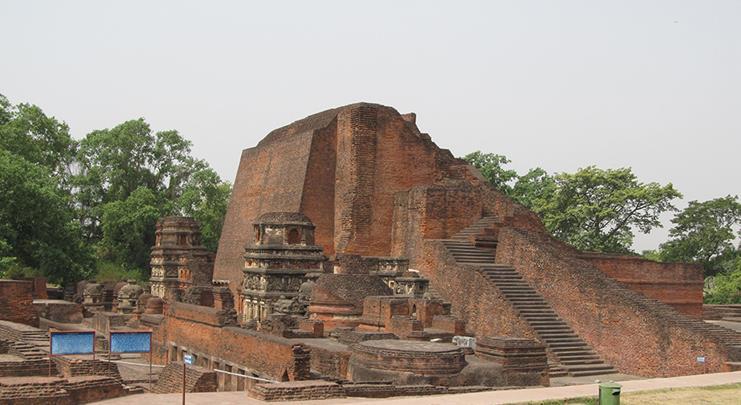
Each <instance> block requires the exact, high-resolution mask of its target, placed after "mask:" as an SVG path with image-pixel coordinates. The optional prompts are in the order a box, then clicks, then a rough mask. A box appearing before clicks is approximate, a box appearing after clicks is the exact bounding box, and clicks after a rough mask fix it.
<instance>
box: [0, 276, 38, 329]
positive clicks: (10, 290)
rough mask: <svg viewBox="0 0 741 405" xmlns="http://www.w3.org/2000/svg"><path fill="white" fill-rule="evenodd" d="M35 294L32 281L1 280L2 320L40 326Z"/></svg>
mask: <svg viewBox="0 0 741 405" xmlns="http://www.w3.org/2000/svg"><path fill="white" fill-rule="evenodd" d="M33 292H34V283H33V282H32V281H22V280H0V320H6V321H11V322H18V323H23V324H26V325H31V326H39V316H38V315H37V314H36V311H35V310H34V307H33Z"/></svg>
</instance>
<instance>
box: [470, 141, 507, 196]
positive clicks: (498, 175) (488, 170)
mask: <svg viewBox="0 0 741 405" xmlns="http://www.w3.org/2000/svg"><path fill="white" fill-rule="evenodd" d="M463 159H465V160H466V161H467V162H468V163H469V164H471V165H472V166H473V167H475V168H477V169H479V171H480V172H481V174H482V175H483V176H484V178H486V180H488V181H489V183H490V184H491V185H492V187H494V188H496V189H497V190H499V191H501V192H503V193H506V194H509V193H510V191H512V186H511V185H510V183H511V182H512V181H513V180H515V179H517V172H516V171H514V170H511V169H505V168H504V165H506V164H509V163H510V160H509V159H507V157H506V156H504V155H496V154H494V153H483V152H481V151H476V152H473V153H469V154H468V155H466V156H464V157H463Z"/></svg>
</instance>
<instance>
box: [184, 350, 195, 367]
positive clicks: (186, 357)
mask: <svg viewBox="0 0 741 405" xmlns="http://www.w3.org/2000/svg"><path fill="white" fill-rule="evenodd" d="M183 363H185V364H188V365H193V355H192V354H188V353H186V354H184V355H183Z"/></svg>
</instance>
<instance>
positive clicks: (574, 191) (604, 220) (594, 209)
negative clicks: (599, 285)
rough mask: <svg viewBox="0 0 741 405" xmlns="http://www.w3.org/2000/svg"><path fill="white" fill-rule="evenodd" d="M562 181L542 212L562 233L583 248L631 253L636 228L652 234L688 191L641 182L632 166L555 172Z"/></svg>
mask: <svg viewBox="0 0 741 405" xmlns="http://www.w3.org/2000/svg"><path fill="white" fill-rule="evenodd" d="M555 182H556V186H557V190H556V192H555V193H554V194H553V198H552V199H551V201H550V202H549V203H548V204H547V205H546V206H545V207H544V208H543V210H542V212H541V215H542V217H543V222H544V223H545V225H546V227H547V228H548V229H549V230H550V231H551V232H552V233H553V235H555V236H556V237H558V238H560V239H562V240H564V241H566V242H568V243H570V244H571V245H573V246H574V247H576V248H578V249H582V250H589V251H599V252H612V253H627V252H630V247H631V245H632V243H633V237H634V233H633V228H636V229H638V230H640V231H641V232H644V233H648V232H649V231H651V229H652V228H654V227H657V226H661V223H660V222H659V215H660V214H661V213H663V212H666V211H671V210H674V209H675V208H674V206H673V205H672V200H674V199H675V198H679V197H681V196H682V195H681V194H680V193H679V192H678V191H677V190H675V189H674V187H673V186H672V185H671V183H670V184H667V185H665V186H662V185H659V184H658V183H641V182H639V181H638V179H637V178H636V176H635V174H633V172H632V170H631V169H630V168H621V169H607V170H603V169H598V168H596V167H594V166H589V167H586V168H583V169H579V170H578V171H577V172H576V173H574V174H568V173H561V174H558V175H556V176H555Z"/></svg>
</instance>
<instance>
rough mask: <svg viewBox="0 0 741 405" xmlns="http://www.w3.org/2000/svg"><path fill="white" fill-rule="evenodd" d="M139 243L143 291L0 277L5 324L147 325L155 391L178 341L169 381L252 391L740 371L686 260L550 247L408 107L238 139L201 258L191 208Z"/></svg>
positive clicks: (361, 391)
mask: <svg viewBox="0 0 741 405" xmlns="http://www.w3.org/2000/svg"><path fill="white" fill-rule="evenodd" d="M155 239H156V243H155V246H154V247H153V248H152V254H151V266H152V276H151V279H150V283H148V284H146V285H142V286H140V285H137V284H136V283H133V282H123V281H122V282H117V283H95V282H90V281H83V282H80V283H78V284H77V285H76V286H73V287H72V288H67V289H65V296H66V298H67V299H68V300H67V301H61V300H53V299H52V300H49V299H47V297H46V296H44V297H40V296H33V295H34V292H33V291H36V290H38V288H35V287H34V286H33V285H34V283H28V282H25V283H26V284H24V282H18V283H16V282H5V281H0V289H2V291H3V294H0V310H2V311H0V313H1V314H3V315H5V314H6V313H9V312H8V311H12V319H9V320H10V321H12V322H18V323H14V324H13V325H20V324H27V325H34V326H37V325H40V326H41V327H42V328H56V329H66V330H70V329H72V330H73V329H80V328H92V329H95V330H96V331H97V332H98V333H99V336H100V338H99V339H98V340H99V341H98V342H97V344H98V346H99V348H100V350H101V351H105V349H106V346H107V342H106V338H105V337H106V336H107V334H108V332H110V331H111V330H132V329H149V330H151V331H152V333H153V358H154V360H155V362H156V363H157V364H160V365H163V366H166V367H165V369H164V370H165V371H163V373H162V375H161V376H162V377H161V379H160V380H159V381H158V382H157V384H156V385H155V388H154V389H153V390H154V391H155V392H176V391H178V390H179V387H175V385H177V384H179V383H180V381H181V379H180V378H181V377H182V371H180V370H181V367H182V361H183V359H184V357H185V355H186V354H188V355H190V356H192V357H193V358H194V359H195V366H194V367H193V368H192V369H190V371H189V372H188V373H189V374H188V375H187V380H188V384H189V387H190V388H189V390H191V391H209V390H244V391H248V392H249V395H251V396H253V397H255V398H258V399H265V400H287V399H293V400H302V399H321V398H335V397H340V396H366V397H388V396H396V395H430V394H441V393H456V392H472V391H478V390H485V389H496V388H499V387H512V386H539V385H548V384H549V381H550V379H551V378H554V377H558V376H564V375H570V376H588V375H603V374H610V373H615V372H620V373H625V374H633V375H639V376H674V375H685V374H694V373H705V372H716V371H727V370H731V369H734V368H738V367H739V365H740V363H739V361H740V360H741V336H740V335H739V334H738V333H736V332H733V331H731V330H729V329H725V328H723V327H721V326H719V325H716V324H713V323H706V322H703V321H702V319H701V318H702V316H703V314H705V315H706V316H712V317H714V319H719V320H721V319H728V316H730V317H731V319H735V318H733V317H734V316H736V315H735V314H736V312H732V311H735V310H736V309H735V308H730V309H729V308H725V307H722V308H721V307H717V308H716V307H712V308H711V307H709V306H705V308H703V305H702V270H701V269H700V268H699V267H698V266H693V265H687V264H666V263H656V262H652V261H648V260H644V259H640V258H636V257H629V256H614V255H603V254H595V253H589V252H580V251H578V250H576V249H574V248H572V247H570V246H568V245H566V244H564V243H562V242H560V241H558V240H555V239H554V238H552V237H551V236H550V235H549V234H548V233H547V232H546V230H545V228H544V226H543V224H542V222H541V221H540V220H539V218H538V217H537V215H535V214H534V213H533V212H531V211H529V210H527V209H526V208H525V207H522V206H520V205H518V204H516V203H514V202H513V201H511V200H510V199H509V198H507V197H506V196H504V195H503V194H502V193H500V192H498V191H497V190H495V189H492V188H491V187H490V186H489V185H488V183H487V182H486V181H485V180H484V179H483V177H482V176H481V175H480V173H478V172H477V170H476V169H474V168H473V167H471V166H469V165H468V164H467V163H466V162H465V161H463V160H460V159H456V158H454V157H453V155H452V154H451V153H450V152H449V151H447V150H445V149H440V148H439V147H437V145H435V144H434V143H433V142H432V140H431V138H430V136H429V135H427V134H425V133H422V132H421V131H420V130H419V129H418V127H417V125H416V116H415V115H414V114H404V115H402V114H399V113H398V112H397V111H396V110H394V109H393V108H390V107H385V106H380V105H375V104H367V103H359V104H353V105H348V106H345V107H340V108H336V109H332V110H328V111H325V112H321V113H319V114H315V115H312V116H309V117H307V118H305V119H302V120H299V121H296V122H294V123H293V124H290V125H288V126H286V127H283V128H279V129H276V130H274V131H272V132H271V133H270V134H268V135H267V136H266V137H265V138H264V139H263V140H262V141H261V142H260V143H259V144H258V145H257V146H255V147H253V148H249V149H245V150H244V151H243V152H242V156H241V160H240V164H239V169H238V172H237V176H236V179H235V182H234V188H233V192H232V197H231V200H230V203H229V207H228V212H227V216H226V219H225V222H224V227H223V232H222V235H221V239H220V243H219V249H218V254H217V255H216V257H215V258H214V257H213V255H212V254H210V253H209V252H208V251H207V250H206V249H205V248H204V247H203V246H202V245H201V243H200V231H199V227H198V224H197V222H196V221H194V220H193V219H192V218H186V217H166V218H162V219H161V220H160V221H158V223H157V227H156V238H155ZM34 298H35V299H34ZM70 301H71V302H70ZM30 302H33V305H26V303H30ZM29 308H30V309H31V310H30V309H29ZM33 309H35V310H33ZM728 314H731V315H728ZM719 322H722V321H719ZM21 326H22V325H21ZM28 327H29V328H30V326H28ZM13 328H15V329H19V330H21V329H23V328H25V326H23V327H19V326H14V327H13ZM13 328H11V329H13ZM23 333H26V335H24V334H23ZM38 333H44V331H43V330H40V332H33V331H31V332H17V331H16V332H13V333H11V335H12V336H14V337H13V338H12V339H8V338H5V337H4V335H3V328H2V324H0V359H2V353H11V354H12V353H25V354H24V355H26V356H30V357H28V358H25V359H24V361H26V362H28V363H27V365H26V366H18V365H17V364H14V365H13V364H8V365H3V364H0V373H2V372H3V370H11V371H6V373H11V374H12V375H13V378H20V377H19V376H22V375H23V373H31V375H36V374H33V373H38V372H40V371H34V370H35V369H34V367H37V366H38V367H40V366H39V365H38V364H37V365H34V363H33V361H38V360H39V359H41V358H43V356H44V354H43V350H41V348H38V347H35V346H34V345H33V344H30V345H29V343H28V342H29V341H30V342H33V340H34V339H37V340H38V337H39V336H40V335H38ZM34 336H35V337H34ZM3 339H5V340H3ZM24 342H25V343H24ZM698 357H703V358H704V359H706V361H705V362H704V363H702V364H699V363H698V362H697V358H698ZM54 364H55V367H56V370H57V372H58V373H60V374H59V375H60V377H59V378H62V377H64V376H65V373H67V374H69V373H70V372H69V370H73V369H77V370H88V371H87V374H88V377H91V375H92V377H95V378H100V379H102V380H101V381H103V380H105V378H109V379H110V378H114V379H115V378H116V377H115V376H111V375H106V374H105V373H103V374H100V373H97V374H95V373H92V372H91V371H89V370H90V367H88V366H80V365H77V366H74V365H73V364H72V363H70V362H69V361H65V360H62V359H60V360H58V361H55V363H54ZM75 364H76V363H75ZM88 365H89V363H88ZM14 367H15V368H14ZM21 370H25V371H21ZM65 370H67V371H65ZM13 373H15V374H13ZM83 373H84V372H83ZM178 373H180V374H179V375H180V378H179V377H178ZM241 376H244V377H249V378H243V377H241ZM74 377H79V376H74ZM92 377H91V378H92ZM119 380H120V377H119ZM70 381H71V380H69V378H68V379H67V382H66V383H61V382H59V381H57V380H54V381H51V382H50V381H38V383H39V384H41V385H39V386H38V387H36V388H38V389H39V390H40V391H39V392H47V391H49V392H52V391H54V390H53V389H51V388H48V387H47V385H49V384H51V385H52V386H53V385H54V384H72V382H70ZM105 381H109V380H105ZM117 381H118V380H117ZM10 383H11V384H10V385H11V386H12V385H14V384H15V386H17V387H20V388H13V389H11V391H8V388H7V387H6V386H7V385H8V383H7V381H5V380H2V378H0V396H2V395H3V394H2V392H11V394H8V395H20V394H18V393H19V392H25V391H24V390H26V388H23V384H21V383H19V382H17V381H15V382H14V381H10ZM3 384H6V385H3ZM44 384H47V385H44ZM80 384H82V383H80ZM85 384H92V383H89V382H86V383H85ZM100 384H102V385H104V384H105V383H103V382H101V383H100ZM102 385H101V386H102ZM4 387H5V388H4ZM42 387H47V388H43V389H42ZM68 388H69V390H68V391H69V392H75V388H74V386H73V385H68ZM3 390H6V391H3ZM45 390H46V391H45ZM111 392H113V391H111ZM70 395H71V394H70ZM111 395H114V394H111ZM116 395H117V394H116ZM70 398H72V396H70ZM78 402H80V401H78Z"/></svg>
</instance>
